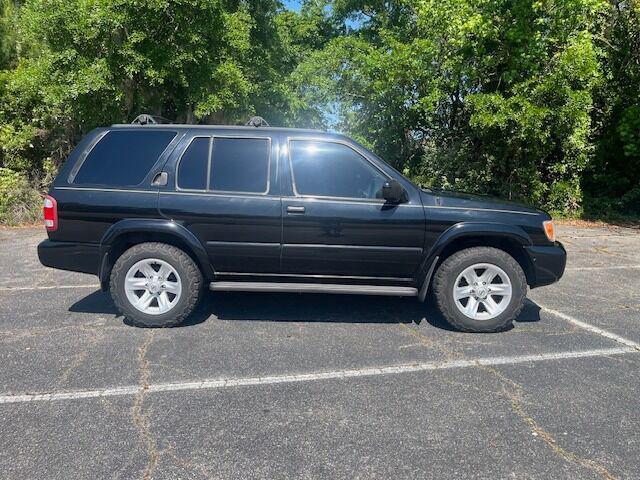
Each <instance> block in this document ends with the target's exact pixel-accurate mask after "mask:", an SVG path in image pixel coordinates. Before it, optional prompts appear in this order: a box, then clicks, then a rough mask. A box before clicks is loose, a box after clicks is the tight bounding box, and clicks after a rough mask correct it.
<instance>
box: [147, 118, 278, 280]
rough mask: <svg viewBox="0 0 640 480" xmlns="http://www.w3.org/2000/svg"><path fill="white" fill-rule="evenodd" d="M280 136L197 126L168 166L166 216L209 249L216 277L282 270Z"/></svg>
mask: <svg viewBox="0 0 640 480" xmlns="http://www.w3.org/2000/svg"><path fill="white" fill-rule="evenodd" d="M275 152H277V139H274V138H272V137H271V136H270V135H268V134H256V135H244V134H242V133H239V134H229V133H226V132H220V131H218V132H216V131H211V132H209V131H203V130H200V131H198V130H194V131H192V132H191V133H190V134H189V135H187V136H186V137H185V138H184V139H183V141H182V143H181V145H180V146H179V147H178V148H177V149H176V152H175V154H174V156H173V158H172V159H171V161H170V162H169V165H170V166H168V167H167V170H168V174H169V179H168V188H167V189H161V191H160V199H159V207H160V211H161V213H162V214H163V215H164V216H166V217H169V218H171V219H174V220H175V221H177V222H180V223H182V224H183V225H184V226H185V227H187V228H188V229H189V230H190V231H191V232H193V233H194V234H195V235H196V237H198V239H199V240H200V242H201V243H202V244H203V245H204V246H205V248H206V250H207V252H208V254H209V258H210V261H211V264H212V266H213V268H214V270H215V271H216V275H220V276H233V275H236V274H246V273H278V272H279V271H280V246H281V221H282V220H281V200H280V196H279V192H278V191H277V190H278V182H277V181H276V175H277V168H276V165H277V156H276V153H275Z"/></svg>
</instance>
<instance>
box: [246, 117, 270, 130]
mask: <svg viewBox="0 0 640 480" xmlns="http://www.w3.org/2000/svg"><path fill="white" fill-rule="evenodd" d="M245 125H246V126H247V127H256V128H257V127H269V126H270V125H269V124H268V123H267V121H266V120H265V119H264V118H262V117H259V116H257V115H256V116H253V117H251V118H250V119H249V121H248V122H247V123H246V124H245Z"/></svg>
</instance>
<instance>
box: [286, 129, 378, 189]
mask: <svg viewBox="0 0 640 480" xmlns="http://www.w3.org/2000/svg"><path fill="white" fill-rule="evenodd" d="M290 158H291V168H292V170H293V178H294V181H295V184H294V185H295V189H296V193H297V194H298V195H308V196H319V197H341V198H361V199H380V198H382V187H383V185H384V183H385V182H386V181H387V180H388V179H387V177H386V176H385V175H384V174H383V173H382V172H380V171H379V170H378V169H377V168H375V167H374V166H373V165H371V163H369V162H368V161H367V160H366V159H365V158H364V157H363V156H362V155H360V154H359V153H358V152H356V151H355V150H353V149H352V148H350V147H348V146H347V145H343V144H340V143H334V142H321V141H311V140H292V141H291V142H290Z"/></svg>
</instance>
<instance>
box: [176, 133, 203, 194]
mask: <svg viewBox="0 0 640 480" xmlns="http://www.w3.org/2000/svg"><path fill="white" fill-rule="evenodd" d="M210 142H211V139H210V138H203V137H196V138H194V139H193V141H192V142H191V144H190V145H189V146H188V147H187V149H186V150H185V152H184V154H183V155H182V159H181V160H180V165H179V166H178V187H179V188H182V189H189V190H205V189H206V188H207V168H208V163H209V144H210Z"/></svg>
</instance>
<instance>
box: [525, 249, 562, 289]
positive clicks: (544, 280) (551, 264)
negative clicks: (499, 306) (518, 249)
mask: <svg viewBox="0 0 640 480" xmlns="http://www.w3.org/2000/svg"><path fill="white" fill-rule="evenodd" d="M525 251H526V252H527V254H528V255H529V259H530V260H531V266H532V268H533V279H532V281H531V284H530V287H531V288H535V287H542V286H544V285H549V284H551V283H554V282H557V281H558V280H560V278H561V277H562V274H563V273H564V267H565V266H566V264H567V251H566V250H565V249H564V247H563V246H562V244H561V243H560V242H556V243H555V245H553V246H549V247H536V246H531V247H525Z"/></svg>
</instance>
